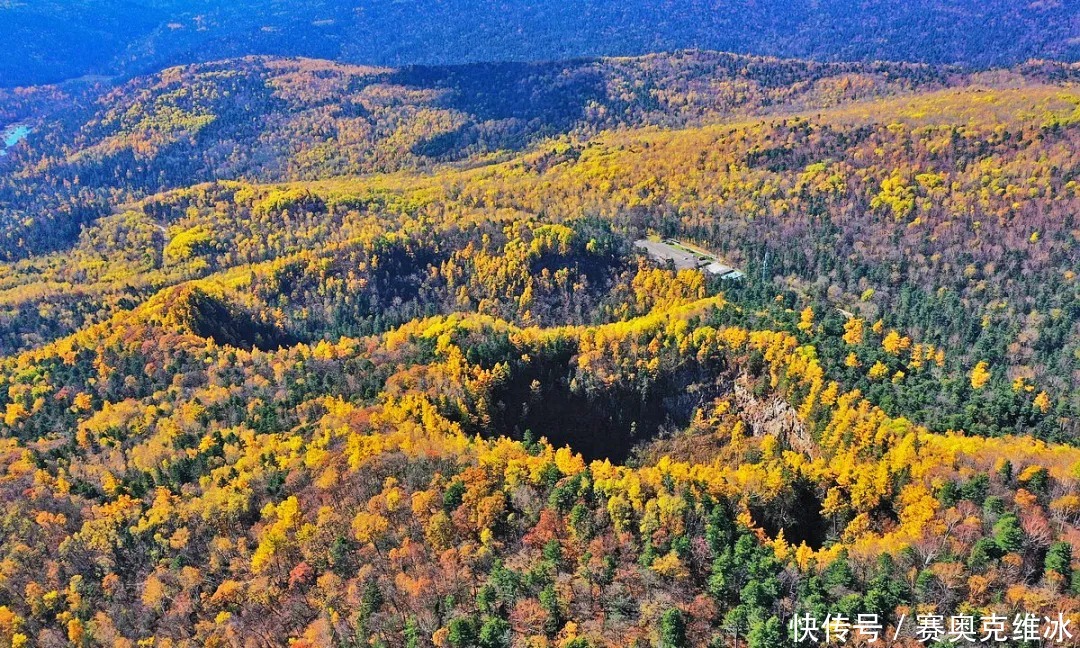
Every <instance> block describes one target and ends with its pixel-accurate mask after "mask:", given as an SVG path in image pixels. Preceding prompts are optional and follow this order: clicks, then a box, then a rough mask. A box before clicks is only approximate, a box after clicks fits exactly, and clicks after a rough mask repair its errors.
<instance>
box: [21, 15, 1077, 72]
mask: <svg viewBox="0 0 1080 648" xmlns="http://www.w3.org/2000/svg"><path fill="white" fill-rule="evenodd" d="M1078 5H1080V3H1078V2H1077V1H1076V0H1058V1H1053V0H1050V1H1037V2H1030V3H1022V2H1013V1H1010V0H980V1H977V2H976V1H973V0H913V1H911V2H887V1H885V0H868V1H866V2H859V3H852V2H847V1H846V0H812V1H808V0H796V1H794V2H791V1H788V0H731V1H727V2H719V1H715V0H714V1H712V2H708V1H706V0H678V1H671V0H669V1H658V0H651V1H643V0H631V1H624V0H578V1H574V2H551V1H550V0H549V1H547V2H531V1H528V0H501V1H499V2H493V1H480V0H439V1H435V2H431V1H429V2H421V1H419V0H364V1H362V2H357V1H356V0H352V1H350V2H331V1H329V0H312V1H310V2H302V3H301V2H280V1H274V0H196V1H194V2H179V1H178V0H102V1H96V2H89V1H86V0H72V1H51V2H50V1H45V2H32V3H31V2H23V1H21V0H5V1H3V2H0V25H2V27H0V29H2V30H3V34H4V37H3V38H2V39H0V41H2V42H3V43H4V45H3V47H2V48H0V86H5V87H11V86H19V85H32V84H40V83H50V82H57V81H61V80H65V79H69V78H75V77H81V76H84V75H88V74H94V75H107V76H117V75H124V76H126V75H134V74H139V73H144V72H147V71H152V70H156V69H160V68H162V67H166V66H168V65H173V64H178V63H190V62H196V61H207V60H214V59H220V58H225V57H230V56H238V55H246V54H273V55H285V56H311V57H320V58H327V59H334V60H339V61H345V62H354V63H367V64H380V65H406V64H446V63H461V62H476V61H536V60H554V59H565V58H570V57H578V56H619V55H633V54H640V53H644V52H651V51H662V50H677V49H683V48H707V49H713V50H724V51H732V52H740V53H751V54H763V55H774V56H784V57H801V58H810V59H817V60H823V61H836V60H894V61H915V62H928V63H959V64H963V65H967V66H971V67H976V68H981V67H991V66H1000V65H1011V64H1014V63H1017V62H1022V61H1025V60H1028V59H1032V58H1050V59H1057V60H1066V61H1076V60H1078V58H1080V11H1078Z"/></svg>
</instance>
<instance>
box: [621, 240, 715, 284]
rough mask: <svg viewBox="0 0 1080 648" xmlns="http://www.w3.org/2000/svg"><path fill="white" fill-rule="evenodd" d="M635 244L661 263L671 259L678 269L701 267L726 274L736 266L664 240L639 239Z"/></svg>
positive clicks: (707, 270)
mask: <svg viewBox="0 0 1080 648" xmlns="http://www.w3.org/2000/svg"><path fill="white" fill-rule="evenodd" d="M634 246H635V247H638V248H641V249H643V250H645V251H646V252H648V253H649V256H651V257H652V258H653V259H655V260H656V261H659V262H660V263H666V262H667V261H671V262H672V263H674V264H675V269H677V270H687V269H691V268H701V269H702V270H704V271H705V272H708V273H710V274H714V275H726V274H729V273H732V272H734V271H735V269H734V268H732V267H730V266H727V265H724V264H723V263H721V262H720V259H718V258H716V257H715V256H713V255H711V254H704V253H702V254H695V253H694V252H692V251H691V250H687V249H686V248H684V247H681V246H678V245H672V244H671V243H667V242H664V241H652V240H649V239H639V240H637V241H634Z"/></svg>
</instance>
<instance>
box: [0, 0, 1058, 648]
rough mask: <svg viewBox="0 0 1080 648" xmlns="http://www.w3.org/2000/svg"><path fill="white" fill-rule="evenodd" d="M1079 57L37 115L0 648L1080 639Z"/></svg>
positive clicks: (297, 69)
mask: <svg viewBox="0 0 1080 648" xmlns="http://www.w3.org/2000/svg"><path fill="white" fill-rule="evenodd" d="M186 4H190V3H186ZM758 4H759V5H760V4H761V3H758ZM42 6H47V5H42ZM65 6H67V7H69V8H71V7H77V6H78V5H74V4H71V3H67V4H66V5H65ZM156 6H157V7H158V8H159V9H160V10H161V12H163V13H162V15H168V12H169V11H174V10H177V9H176V7H175V6H170V5H169V4H168V3H161V4H159V5H156ZM313 6H316V5H313ZM410 6H411V5H410V4H409V3H387V4H386V5H383V4H380V3H374V4H372V5H371V11H372V13H375V14H378V12H380V11H388V12H392V11H404V10H407V9H408V8H409V7H410ZM447 6H450V5H447ZM485 6H486V5H485ZM741 6H742V5H739V4H733V5H730V7H731V10H732V11H737V10H739V8H740V7H741ZM830 6H831V5H830V3H827V2H822V3H818V4H817V5H815V9H814V11H817V12H829V11H833V10H834V9H835V8H833V9H830ZM873 6H874V3H869V4H868V5H860V9H858V11H863V10H866V7H871V8H872V7H873ZM912 6H916V5H912ZM1069 7H1070V5H1069V3H1059V4H1056V5H1055V4H1051V3H1044V4H1040V5H1038V6H1032V7H1028V8H1027V9H1026V10H1025V11H1029V12H1058V11H1067V10H1068V9H1069ZM13 8H14V9H13ZM210 9H211V8H210V7H209V6H208V9H207V11H208V12H209V11H210ZM759 9H760V7H759ZM12 10H18V11H29V9H27V8H26V7H25V6H23V5H17V6H16V5H12V6H6V7H4V8H2V9H0V11H12ZM73 10H74V9H73ZM897 11H899V12H900V14H899V15H900V16H901V17H902V16H903V15H906V14H904V12H905V11H908V9H907V8H906V7H904V8H902V7H898V8H897ZM632 12H633V9H632V7H631V8H629V9H625V10H624V13H622V14H618V15H619V16H622V17H624V18H627V19H630V18H634V15H632ZM143 15H151V14H143ZM215 15H216V14H215ZM760 15H764V16H765V18H763V20H768V19H770V18H769V13H768V12H767V11H766V12H763V13H761V14H760ZM822 15H825V14H824V13H823V14H822ZM934 15H935V14H934V13H933V12H929V13H926V14H925V17H926V19H927V20H931V19H933V18H934ZM261 18H262V17H261V16H260V19H261ZM837 19H839V18H837ZM102 20H105V16H102ZM356 20H359V18H356ZM808 20H809V19H808ZM898 20H899V18H898ZM83 24H89V23H85V22H84V23H83ZM243 24H247V23H242V22H241V23H239V25H238V26H242V25H243ZM1016 24H1019V25H1020V26H1022V23H1016ZM1054 24H1055V25H1059V26H1060V25H1065V26H1066V27H1068V26H1069V25H1071V24H1072V23H1070V22H1069V21H1067V20H1066V21H1059V22H1056V23H1054ZM951 25H952V26H953V27H956V28H960V27H962V26H964V25H965V23H964V22H963V20H959V19H957V20H955V21H954V23H951ZM992 26H993V25H992V24H991V25H990V26H989V27H987V29H990V28H991V27H992ZM108 27H109V25H108V23H107V22H105V23H102V24H100V25H98V27H96V28H100V29H103V30H106V31H107V28H108ZM133 27H138V25H133ZM211 27H213V25H210V26H208V30H209V31H211V32H212V31H213V30H212V29H211ZM326 27H328V28H329V27H332V25H328V26H326ZM421 27H422V26H417V29H418V30H419V29H421ZM667 28H671V29H675V28H676V27H675V26H673V25H669V26H665V29H667ZM146 29H149V30H153V29H154V28H153V27H152V26H151V27H147V28H146ZM177 31H180V32H182V31H183V30H182V29H177ZM199 33H201V32H199ZM260 33H267V34H273V33H274V32H273V31H272V30H271V31H267V32H260ZM883 33H885V34H888V33H889V32H888V31H887V30H886V31H885V32H883ZM982 33H988V32H982ZM767 34H768V31H767V30H761V33H760V34H758V35H759V36H761V37H765V35H767ZM1051 36H1052V34H1051V32H1040V33H1039V37H1040V38H1043V37H1046V38H1047V39H1048V41H1047V42H1049V39H1050V38H1051ZM210 37H211V36H206V38H210ZM200 38H202V37H201V36H200ZM267 38H271V36H267ZM1066 40H1067V39H1066ZM783 41H784V42H789V43H797V42H798V41H797V40H791V39H790V38H787V37H784V38H783ZM74 42H75V41H73V43H74ZM571 42H572V41H571ZM844 42H845V44H846V45H847V46H850V47H852V48H859V47H862V46H863V44H862V43H861V42H860V41H859V40H858V39H846V40H845V41H844ZM940 42H941V43H947V42H948V40H947V39H945V40H941V41H940ZM964 42H965V43H966V42H968V41H964ZM1054 42H1056V43H1058V44H1059V45H1060V44H1061V43H1063V42H1066V41H1065V40H1058V41H1054ZM888 43H889V41H888V39H885V40H884V41H883V42H882V43H877V44H876V45H875V47H885V46H887V45H888ZM984 45H985V43H984ZM119 46H120V45H118V47H119ZM192 46H193V47H194V45H192ZM490 46H491V47H496V46H498V44H497V43H494V44H491V45H490ZM1028 46H1029V45H1024V47H1028ZM125 47H126V45H125ZM643 47H647V45H643ZM1018 47H1019V46H1018ZM1032 47H1034V46H1033V45H1032ZM991 49H992V48H983V49H981V50H980V51H983V50H986V52H985V55H986V56H993V57H996V56H1002V57H1011V56H1012V55H1011V54H1009V51H1005V50H997V51H990V50H991ZM155 51H157V52H162V53H164V52H167V51H168V50H167V49H155ZM450 51H453V48H451V50H450ZM852 51H853V52H854V51H855V50H852ZM874 51H875V52H876V51H877V50H874ZM1011 51H1016V50H1011ZM213 52H214V50H213V49H212V48H207V49H206V53H207V55H211V54H212V53H213ZM806 53H812V54H819V53H818V52H806ZM1026 54H1027V53H1026V52H1025V54H1024V55H1023V56H1017V57H1016V59H1015V60H1020V59H1026V58H1027V55H1026ZM326 55H336V53H329V54H326ZM849 55H850V56H858V57H861V56H862V54H854V53H848V52H846V51H845V52H841V53H838V54H822V55H821V58H829V59H832V58H837V57H840V56H849ZM873 57H874V58H877V54H874V55H873ZM904 58H920V57H914V56H910V57H909V56H904ZM921 58H933V59H934V60H938V59H940V60H953V57H952V56H944V55H941V56H938V54H936V53H933V52H929V53H927V55H926V56H924V57H921ZM127 60H129V61H133V62H137V61H138V60H139V59H138V58H137V57H135V56H134V55H128V56H127ZM972 60H973V59H970V58H968V59H966V61H967V62H969V63H970V62H971V61H972ZM995 60H996V59H995ZM1010 60H1013V59H1011V58H1010ZM381 61H382V62H384V63H392V62H393V61H392V59H388V58H384V59H381ZM376 62H378V61H376ZM976 62H978V61H976ZM983 62H993V61H991V60H989V59H987V60H986V61H983ZM1078 76H1080V69H1078V68H1077V66H1076V65H1075V64H1070V63H1062V62H1048V61H1042V62H1028V63H1023V64H1019V65H1016V66H1014V67H1009V68H1002V69H995V70H990V71H972V70H971V69H969V68H967V67H965V66H962V65H960V66H952V65H949V66H943V65H928V64H925V63H882V62H856V63H850V62H849V63H838V62H812V61H801V60H792V59H776V58H769V57H758V56H741V55H735V54H723V53H716V52H708V51H684V52H680V53H675V54H651V55H647V56H640V57H629V58H595V59H575V60H570V61H561V62H548V63H528V62H503V63H490V62H489V63H475V64H468V65H454V66H439V65H428V66H407V67H396V66H393V65H351V64H347V63H341V62H333V61H327V60H318V59H312V58H279V57H272V56H246V57H242V58H234V59H227V60H218V61H213V62H207V63H198V64H185V65H182V66H178V67H169V68H166V69H163V70H161V71H159V72H155V73H153V74H148V75H142V76H134V77H133V78H130V79H125V80H116V81H110V80H103V79H84V80H82V81H80V82H79V83H74V84H72V83H68V84H63V85H58V86H36V87H33V88H24V89H19V90H6V91H0V123H3V124H20V125H23V126H25V127H26V128H28V129H29V131H28V133H29V134H28V135H27V136H26V137H25V139H23V140H22V141H19V142H17V143H14V144H13V145H12V146H11V147H10V148H8V149H7V150H6V151H5V152H6V154H5V155H3V156H0V259H2V260H0V538H2V541H0V647H2V648H8V647H9V646H11V647H15V646H18V647H19V648H25V647H27V646H59V645H77V646H138V645H142V646H196V645H200V646H202V645H208V646H278V645H293V646H343V645H348V646H356V645H367V646H387V647H394V648H397V647H409V648H412V647H416V646H439V647H443V646H452V647H454V648H465V647H477V646H479V647H480V648H495V647H503V646H560V647H565V648H584V647H587V646H594V647H600V646H662V647H664V648H681V647H684V646H685V647H689V646H707V645H708V646H717V647H719V646H730V645H735V643H734V642H738V643H737V645H738V646H747V645H748V646H751V647H753V648H766V647H770V648H771V647H775V646H806V647H807V648H809V646H811V645H816V644H815V642H813V641H811V640H809V639H804V640H802V641H797V640H795V639H793V638H792V637H791V635H790V633H788V632H786V631H785V625H786V624H787V623H788V622H789V621H790V620H791V619H792V618H793V617H795V616H796V615H800V614H813V615H816V616H818V617H819V618H824V616H825V614H826V613H830V612H831V613H834V614H843V615H847V616H848V617H849V618H853V617H854V616H855V615H858V614H864V613H872V614H877V615H879V618H880V620H881V623H882V626H883V632H885V633H887V634H888V636H890V637H891V636H893V635H894V634H895V636H897V637H898V640H897V642H896V643H897V644H899V645H904V646H918V645H924V644H925V642H923V641H920V638H919V637H918V636H917V635H916V633H915V630H914V624H913V623H912V622H911V620H912V619H913V618H915V617H916V616H918V615H929V614H940V615H945V616H949V615H965V616H971V617H972V618H973V619H974V620H975V622H976V623H978V622H980V621H981V620H985V619H988V618H989V619H992V618H997V617H998V616H1003V617H1007V618H1008V620H1009V621H1010V622H1013V621H1014V620H1016V619H1018V618H1023V617H1022V614H1033V615H1036V616H1037V619H1036V620H1037V621H1041V620H1042V619H1043V618H1044V617H1053V616H1054V615H1056V613H1057V612H1063V613H1066V614H1069V615H1074V614H1075V611H1076V610H1077V602H1078V601H1080V565H1078V563H1077V561H1075V560H1074V553H1075V552H1076V550H1080V529H1078V526H1077V524H1078V521H1080V447H1078V445H1080V444H1078V439H1080V390H1077V387H1076V385H1077V384H1080V279H1078V274H1080V223H1078V222H1077V214H1078V213H1080V184H1078V183H1080V86H1078V85H1077V81H1078ZM642 238H651V239H652V240H653V242H654V243H663V242H664V241H665V240H667V241H674V242H677V244H678V245H682V246H684V248H683V249H686V250H695V249H698V250H700V256H701V258H703V259H712V258H714V257H715V258H718V259H721V260H723V261H724V262H725V263H726V264H729V265H731V266H732V267H734V268H738V269H739V270H740V271H741V278H737V279H733V278H731V277H730V276H726V275H725V276H719V275H716V274H713V273H712V272H710V271H709V270H708V269H707V268H706V269H699V268H676V267H673V265H669V264H667V263H663V262H660V261H658V260H657V259H656V258H653V257H650V256H649V255H648V254H646V253H645V252H643V251H642V249H641V248H639V247H637V246H635V242H637V241H639V240H640V239H642ZM695 254H697V253H695ZM725 277H726V278H725ZM1017 615H1021V616H1019V617H1018V616H1017ZM905 619H906V620H907V625H905V624H904V620H905ZM1074 624H1075V621H1074ZM1074 627H1075V625H1074ZM1039 631H1040V632H1041V631H1042V628H1039ZM1011 632H1012V630H1011V629H1010V635H1009V636H1010V638H1011V637H1012V634H1011ZM1074 643H1075V642H1074ZM1015 645H1023V644H1022V639H1018V640H1017V641H1016V642H1015Z"/></svg>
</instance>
